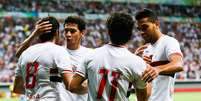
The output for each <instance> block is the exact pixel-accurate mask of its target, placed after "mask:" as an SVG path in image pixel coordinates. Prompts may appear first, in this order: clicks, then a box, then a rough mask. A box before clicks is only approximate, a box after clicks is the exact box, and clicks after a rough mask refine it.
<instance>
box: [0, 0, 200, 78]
mask: <svg viewBox="0 0 201 101" xmlns="http://www.w3.org/2000/svg"><path fill="white" fill-rule="evenodd" d="M47 1H48V2H46V1H45V0H44V1H40V2H39V0H15V2H13V1H12V0H0V11H23V12H30V11H33V12H35V11H37V12H49V11H50V12H67V13H70V12H77V13H78V14H79V15H82V14H83V13H97V14H110V13H111V12H113V11H117V10H118V11H119V10H126V11H128V12H130V13H131V14H134V13H135V11H136V10H139V9H142V8H144V7H146V8H151V9H153V10H155V11H156V12H157V13H158V14H159V15H160V16H188V17H200V16H201V10H200V9H201V7H198V6H193V7H192V6H185V7H182V6H178V5H156V4H141V5H137V4H134V3H110V2H83V1H78V0H77V1H71V2H69V1H65V0H64V1H62V0H59V1H57V0H47ZM72 5H73V6H72ZM195 12H196V13H195ZM36 20H38V18H17V17H4V18H0V82H13V78H14V71H15V68H16V67H17V58H16V57H15V53H16V49H17V47H19V45H20V43H21V42H23V41H24V39H25V38H26V37H28V35H29V34H30V33H31V32H32V31H33V29H34V24H35V22H36ZM59 21H60V24H61V26H60V33H61V37H62V41H61V42H63V43H62V44H63V45H65V42H64V37H63V33H64V30H63V29H64V28H63V19H59ZM86 22H87V33H86V35H85V37H84V39H83V40H82V45H84V46H86V47H91V48H96V47H100V46H101V45H103V44H105V43H108V42H109V37H108V35H107V29H106V26H105V20H100V19H96V20H86ZM160 25H161V30H162V32H163V33H164V34H168V35H170V36H173V37H175V38H177V39H178V40H179V42H180V45H181V49H182V52H183V57H184V71H183V72H180V73H178V74H177V75H176V78H177V79H178V80H201V23H187V22H186V23H184V22H165V21H161V24H160ZM142 44H143V40H142V38H141V36H140V35H139V34H138V33H137V30H136V29H135V30H134V31H133V36H132V40H131V41H130V42H129V49H130V50H131V51H135V49H136V48H137V47H138V46H140V45H142Z"/></svg>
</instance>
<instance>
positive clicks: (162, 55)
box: [135, 9, 183, 101]
mask: <svg viewBox="0 0 201 101" xmlns="http://www.w3.org/2000/svg"><path fill="white" fill-rule="evenodd" d="M135 19H136V20H137V29H138V30H139V31H140V34H141V36H142V37H143V39H144V40H145V43H146V45H144V46H142V47H140V48H138V49H137V51H136V54H138V55H140V54H141V53H143V54H142V55H141V56H142V57H143V58H144V60H145V61H147V63H149V64H150V65H151V66H153V67H150V68H147V69H146V70H145V72H144V73H143V77H142V79H143V80H145V81H148V82H151V81H152V80H153V81H152V82H151V83H152V92H151V96H150V98H149V101H173V92H174V79H175V78H174V74H175V73H177V72H180V71H182V70H183V68H182V64H183V61H182V52H181V50H180V46H179V43H178V41H177V40H176V39H175V38H173V37H170V36H167V35H164V34H163V33H162V32H161V31H160V24H159V20H158V18H157V15H156V14H155V13H154V12H153V11H151V10H149V9H144V10H142V11H139V12H137V14H136V16H135ZM158 74H159V75H158Z"/></svg>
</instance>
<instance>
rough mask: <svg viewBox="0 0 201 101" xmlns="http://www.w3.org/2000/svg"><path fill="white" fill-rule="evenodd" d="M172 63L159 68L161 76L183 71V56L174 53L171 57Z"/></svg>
mask: <svg viewBox="0 0 201 101" xmlns="http://www.w3.org/2000/svg"><path fill="white" fill-rule="evenodd" d="M169 60H170V63H168V64H165V65H160V66H157V67H156V68H158V70H159V74H173V73H177V72H180V71H183V68H182V66H183V60H182V55H180V54H176V53H173V54H171V55H170V56H169Z"/></svg>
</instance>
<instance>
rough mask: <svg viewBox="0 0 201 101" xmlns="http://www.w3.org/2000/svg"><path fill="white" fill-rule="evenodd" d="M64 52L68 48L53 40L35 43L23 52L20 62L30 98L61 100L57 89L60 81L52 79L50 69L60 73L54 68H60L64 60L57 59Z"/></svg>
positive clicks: (26, 92)
mask: <svg viewBox="0 0 201 101" xmlns="http://www.w3.org/2000/svg"><path fill="white" fill-rule="evenodd" d="M62 52H66V50H65V49H64V48H63V47H60V46H57V45H55V44H53V43H51V42H46V43H41V44H36V45H33V46H31V47H29V48H28V49H27V50H25V51H24V52H23V54H22V55H21V57H20V58H19V62H18V63H19V65H20V67H21V68H20V72H21V74H22V77H23V79H24V81H25V90H26V91H25V94H26V95H27V96H28V97H29V98H30V99H45V98H48V99H49V100H51V98H52V99H53V100H55V101H59V100H60V99H59V97H58V96H59V93H58V91H57V86H58V83H59V82H52V81H50V76H51V73H50V72H52V71H50V70H53V73H54V74H57V73H58V71H54V70H57V69H58V68H57V67H58V64H59V63H58V62H62V61H58V59H57V57H59V56H58V55H60V54H61V53H62ZM66 53H67V52H66ZM63 55H65V54H63ZM66 57H68V54H67V55H66ZM66 62H68V61H66Z"/></svg>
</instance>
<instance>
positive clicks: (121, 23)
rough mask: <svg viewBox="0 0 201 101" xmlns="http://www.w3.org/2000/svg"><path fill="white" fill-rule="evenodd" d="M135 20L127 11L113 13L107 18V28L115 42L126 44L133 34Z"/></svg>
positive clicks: (112, 40)
mask: <svg viewBox="0 0 201 101" xmlns="http://www.w3.org/2000/svg"><path fill="white" fill-rule="evenodd" d="M133 27H134V20H133V18H132V16H131V15H129V14H127V13H113V14H112V15H111V16H110V17H109V18H108V19H107V28H108V33H109V36H110V40H111V42H112V43H113V44H116V45H123V44H126V43H127V42H128V41H129V40H130V38H131V35H132V31H133Z"/></svg>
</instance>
